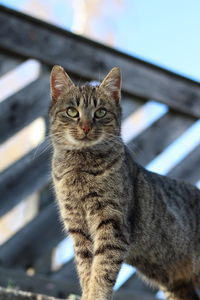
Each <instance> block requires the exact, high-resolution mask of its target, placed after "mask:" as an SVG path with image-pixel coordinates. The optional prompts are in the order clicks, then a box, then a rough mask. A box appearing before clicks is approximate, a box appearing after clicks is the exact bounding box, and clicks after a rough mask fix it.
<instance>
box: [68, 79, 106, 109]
mask: <svg viewBox="0 0 200 300" xmlns="http://www.w3.org/2000/svg"><path fill="white" fill-rule="evenodd" d="M71 96H72V98H73V99H72V101H73V102H74V104H75V105H78V106H88V105H93V106H98V105H105V104H106V102H107V101H106V94H105V93H104V92H103V91H102V90H101V89H100V88H99V86H92V85H89V84H88V85H82V86H76V87H74V89H73V90H71V93H70V95H69V98H71Z"/></svg>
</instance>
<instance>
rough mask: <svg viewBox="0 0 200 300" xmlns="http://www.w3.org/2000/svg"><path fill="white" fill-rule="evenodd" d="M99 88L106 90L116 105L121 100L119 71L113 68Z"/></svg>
mask: <svg viewBox="0 0 200 300" xmlns="http://www.w3.org/2000/svg"><path fill="white" fill-rule="evenodd" d="M100 88H103V89H105V90H106V92H107V93H108V94H110V96H111V97H112V99H114V100H115V101H116V102H117V103H118V102H119V101H120V98H121V72H120V69H119V68H117V67H115V68H113V69H112V70H111V71H110V72H109V73H108V75H107V76H106V77H105V78H104V80H103V82H102V83H101V85H100Z"/></svg>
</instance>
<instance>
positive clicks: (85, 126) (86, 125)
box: [80, 121, 92, 133]
mask: <svg viewBox="0 0 200 300" xmlns="http://www.w3.org/2000/svg"><path fill="white" fill-rule="evenodd" d="M80 127H81V129H82V130H83V131H84V132H85V133H88V132H89V131H90V130H91V128H92V126H91V123H90V121H84V122H82V123H81V126H80Z"/></svg>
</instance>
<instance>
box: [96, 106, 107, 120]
mask: <svg viewBox="0 0 200 300" xmlns="http://www.w3.org/2000/svg"><path fill="white" fill-rule="evenodd" d="M106 114H107V110H106V109H105V108H99V109H97V110H96V111H95V113H94V116H95V117H96V118H103V117H105V115H106Z"/></svg>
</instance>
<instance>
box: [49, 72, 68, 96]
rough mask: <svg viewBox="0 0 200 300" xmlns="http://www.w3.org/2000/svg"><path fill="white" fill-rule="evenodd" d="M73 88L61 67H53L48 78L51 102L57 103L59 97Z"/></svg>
mask: <svg viewBox="0 0 200 300" xmlns="http://www.w3.org/2000/svg"><path fill="white" fill-rule="evenodd" d="M72 86H74V83H73V82H72V81H71V79H70V78H69V76H68V75H67V73H65V71H64V69H63V68H62V67H61V66H54V67H53V69H52V71H51V76H50V88H51V97H52V100H53V101H57V100H58V98H59V97H60V95H61V94H62V93H63V92H64V91H66V90H67V89H70V88H71V87H72Z"/></svg>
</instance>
